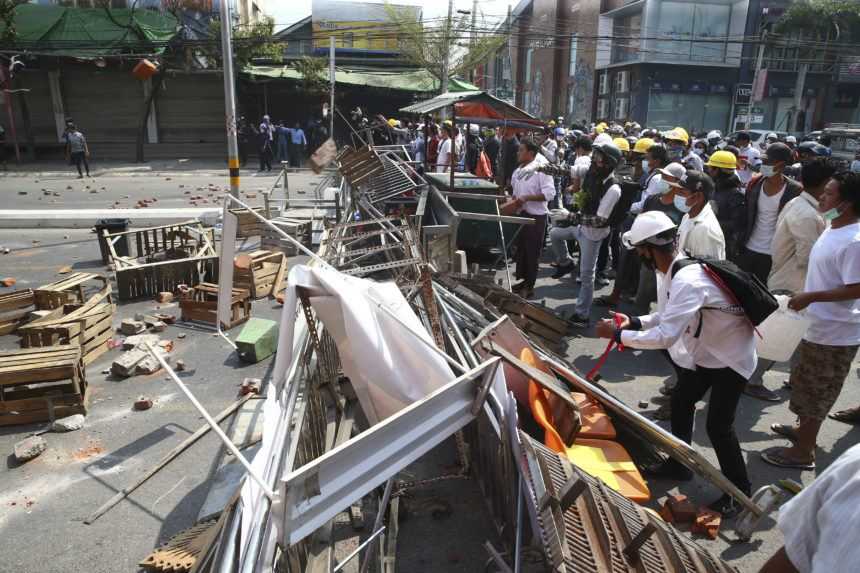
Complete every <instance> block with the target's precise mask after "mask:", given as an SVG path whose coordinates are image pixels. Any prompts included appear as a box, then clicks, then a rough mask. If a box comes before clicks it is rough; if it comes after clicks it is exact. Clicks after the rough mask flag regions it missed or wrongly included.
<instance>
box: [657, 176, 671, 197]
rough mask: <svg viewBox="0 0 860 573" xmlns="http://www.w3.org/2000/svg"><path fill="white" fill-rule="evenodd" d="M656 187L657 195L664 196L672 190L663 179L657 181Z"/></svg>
mask: <svg viewBox="0 0 860 573" xmlns="http://www.w3.org/2000/svg"><path fill="white" fill-rule="evenodd" d="M656 185H657V194H658V195H665V194H666V193H668V192H669V191H671V190H672V187H671V186H670V185H669V182H668V181H666V180H664V179H660V181H658V182H657V183H656Z"/></svg>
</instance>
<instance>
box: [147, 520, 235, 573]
mask: <svg viewBox="0 0 860 573" xmlns="http://www.w3.org/2000/svg"><path fill="white" fill-rule="evenodd" d="M217 523H218V522H217V520H213V521H206V522H203V523H198V524H197V525H195V526H193V527H189V528H188V529H185V530H183V531H180V532H179V533H177V534H176V535H174V536H173V537H171V538H170V540H169V541H168V542H167V543H165V544H164V545H162V546H161V547H159V548H158V549H156V550H155V551H153V552H152V553H150V554H149V555H148V556H147V558H146V559H144V560H143V561H141V562H140V563H138V565H139V566H141V567H143V568H144V569H146V570H148V571H165V572H168V571H169V572H170V573H185V572H187V571H191V568H192V567H194V565H195V564H196V563H197V558H198V556H199V555H200V553H201V552H202V551H203V550H204V549H206V548H207V547H209V544H211V543H212V542H213V541H214V538H215V535H216V534H217V533H218V531H220V528H218V527H215V525H216V524H217Z"/></svg>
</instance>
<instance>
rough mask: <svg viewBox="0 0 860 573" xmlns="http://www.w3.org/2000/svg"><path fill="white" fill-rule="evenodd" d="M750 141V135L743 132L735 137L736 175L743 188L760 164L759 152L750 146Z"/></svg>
mask: <svg viewBox="0 0 860 573" xmlns="http://www.w3.org/2000/svg"><path fill="white" fill-rule="evenodd" d="M750 141H751V140H750V134H749V133H747V132H745V131H742V132H740V133H739V134H738V135H737V136H736V137H735V145H737V147H738V170H737V175H738V178H739V179H740V180H741V183H743V184H744V186H746V185H747V184H748V183H749V182H750V179H752V176H753V174H754V173H755V170H756V169H758V166H759V164H760V163H761V152H760V151H759V150H758V149H756V148H755V147H753V146H752V145H750Z"/></svg>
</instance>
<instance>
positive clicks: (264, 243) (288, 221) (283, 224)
mask: <svg viewBox="0 0 860 573" xmlns="http://www.w3.org/2000/svg"><path fill="white" fill-rule="evenodd" d="M269 223H270V224H271V225H274V226H275V227H277V228H278V229H280V230H281V231H283V232H284V233H286V234H287V235H289V236H290V237H292V238H294V239H296V240H297V241H298V242H299V243H301V244H302V245H304V246H305V247H306V248H308V249H310V248H311V246H312V238H313V236H312V234H311V221H309V220H305V219H296V218H289V217H275V218H273V219H270V220H269ZM260 246H261V247H263V248H266V249H269V250H275V251H280V252H282V253H284V254H285V255H286V256H288V257H292V256H295V255H298V254H299V248H298V247H297V246H296V245H295V243H293V242H292V241H290V240H288V239H285V238H284V237H283V235H281V234H280V233H278V232H277V231H275V230H274V229H272V228H270V227H268V226H267V227H265V228H264V229H263V233H262V236H261V238H260Z"/></svg>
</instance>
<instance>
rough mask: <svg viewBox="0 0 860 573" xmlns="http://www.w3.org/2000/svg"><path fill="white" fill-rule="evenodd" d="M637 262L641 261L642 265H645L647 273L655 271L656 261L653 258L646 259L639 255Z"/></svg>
mask: <svg viewBox="0 0 860 573" xmlns="http://www.w3.org/2000/svg"><path fill="white" fill-rule="evenodd" d="M639 260H640V261H642V264H643V265H645V268H646V269H648V270H649V271H656V270H657V261H655V260H654V256H653V255H651V256H650V257H646V256H645V255H644V254H642V253H640V254H639Z"/></svg>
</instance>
